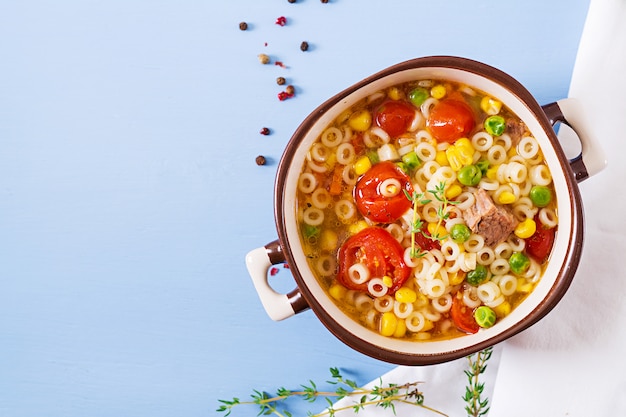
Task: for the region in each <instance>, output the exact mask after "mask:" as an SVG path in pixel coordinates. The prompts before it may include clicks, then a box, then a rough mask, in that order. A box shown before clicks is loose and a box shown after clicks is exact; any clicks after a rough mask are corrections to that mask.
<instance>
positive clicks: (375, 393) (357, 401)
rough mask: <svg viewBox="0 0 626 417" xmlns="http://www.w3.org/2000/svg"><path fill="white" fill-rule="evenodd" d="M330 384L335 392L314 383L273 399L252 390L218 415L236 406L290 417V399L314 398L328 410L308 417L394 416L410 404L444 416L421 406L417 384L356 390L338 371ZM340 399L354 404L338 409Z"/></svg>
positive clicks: (281, 390)
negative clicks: (384, 412) (383, 412)
mask: <svg viewBox="0 0 626 417" xmlns="http://www.w3.org/2000/svg"><path fill="white" fill-rule="evenodd" d="M330 373H331V376H332V380H330V381H326V382H328V383H329V384H332V385H336V386H337V388H336V389H335V391H319V390H318V389H317V385H316V384H315V382H313V381H309V384H308V385H301V387H302V389H301V390H288V389H285V388H279V389H278V390H277V391H276V394H275V395H270V394H269V393H267V392H261V391H258V390H254V392H253V394H251V398H252V400H250V401H242V400H240V399H239V398H236V397H235V398H233V399H232V400H219V402H220V403H221V404H222V405H221V406H220V407H219V408H218V409H217V411H218V412H223V413H225V414H224V417H226V416H228V415H230V413H231V412H232V409H233V408H234V407H235V406H238V405H246V404H247V405H257V406H258V408H259V414H258V415H272V414H273V415H275V416H278V417H293V416H292V414H291V413H290V412H289V411H288V410H287V409H286V408H285V407H284V406H283V404H282V403H283V402H284V401H285V400H287V399H290V398H300V399H302V400H304V401H307V402H311V403H312V402H314V401H315V400H316V399H317V398H323V399H325V400H326V403H327V405H328V407H327V408H326V410H324V411H323V412H321V413H318V414H312V413H308V416H310V417H321V416H329V417H334V416H335V414H336V413H337V412H339V411H342V410H349V409H352V410H353V411H354V412H355V413H358V412H359V411H360V410H363V409H364V408H365V407H381V408H383V409H391V410H392V411H393V413H394V415H395V413H396V409H395V404H399V403H403V404H411V405H414V406H417V407H420V408H423V409H425V410H428V411H431V412H433V413H436V414H438V415H440V416H446V414H444V413H442V412H440V411H438V410H435V409H434V408H431V407H428V406H427V405H425V404H424V394H422V392H421V391H420V390H419V389H418V385H419V384H420V382H409V383H406V384H402V385H398V384H388V385H384V386H383V385H382V380H381V382H380V384H379V385H375V386H374V387H372V388H364V387H359V386H358V384H357V383H356V382H355V381H352V380H350V379H345V378H344V377H343V376H342V375H341V373H340V372H339V369H337V368H330ZM342 398H353V399H354V402H353V403H352V404H348V405H345V406H339V407H337V406H336V404H335V403H334V402H335V401H338V400H340V399H342Z"/></svg>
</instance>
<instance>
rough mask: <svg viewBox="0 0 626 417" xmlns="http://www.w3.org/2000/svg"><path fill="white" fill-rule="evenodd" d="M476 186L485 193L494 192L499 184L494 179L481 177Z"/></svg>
mask: <svg viewBox="0 0 626 417" xmlns="http://www.w3.org/2000/svg"><path fill="white" fill-rule="evenodd" d="M478 186H479V187H480V188H482V189H483V190H485V191H495V190H497V189H498V187H499V186H500V183H499V182H498V181H496V180H494V179H491V178H487V177H483V178H481V179H480V181H479V182H478Z"/></svg>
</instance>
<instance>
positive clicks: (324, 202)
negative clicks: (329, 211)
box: [311, 188, 333, 210]
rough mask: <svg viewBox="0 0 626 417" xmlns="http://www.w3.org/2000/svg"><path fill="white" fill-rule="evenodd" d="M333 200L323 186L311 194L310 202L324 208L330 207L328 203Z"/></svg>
mask: <svg viewBox="0 0 626 417" xmlns="http://www.w3.org/2000/svg"><path fill="white" fill-rule="evenodd" d="M332 201H333V199H332V197H331V196H330V193H329V192H328V191H326V189H325V188H318V189H317V190H315V191H313V194H311V204H313V206H314V207H317V208H318V209H322V210H323V209H325V208H328V207H330V203H331V202H332Z"/></svg>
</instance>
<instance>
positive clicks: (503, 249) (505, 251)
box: [493, 242, 513, 259]
mask: <svg viewBox="0 0 626 417" xmlns="http://www.w3.org/2000/svg"><path fill="white" fill-rule="evenodd" d="M493 253H494V254H495V255H496V257H497V258H504V259H509V258H510V257H511V254H512V253H513V248H512V247H511V245H510V244H509V242H500V243H498V244H497V245H496V247H495V248H493Z"/></svg>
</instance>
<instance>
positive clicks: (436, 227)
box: [427, 222, 448, 237]
mask: <svg viewBox="0 0 626 417" xmlns="http://www.w3.org/2000/svg"><path fill="white" fill-rule="evenodd" d="M427 227H428V233H430V235H431V236H433V237H435V236H439V237H443V236H445V235H447V234H448V231H447V230H446V228H445V227H443V225H441V224H439V223H434V222H433V223H428V226H427Z"/></svg>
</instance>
